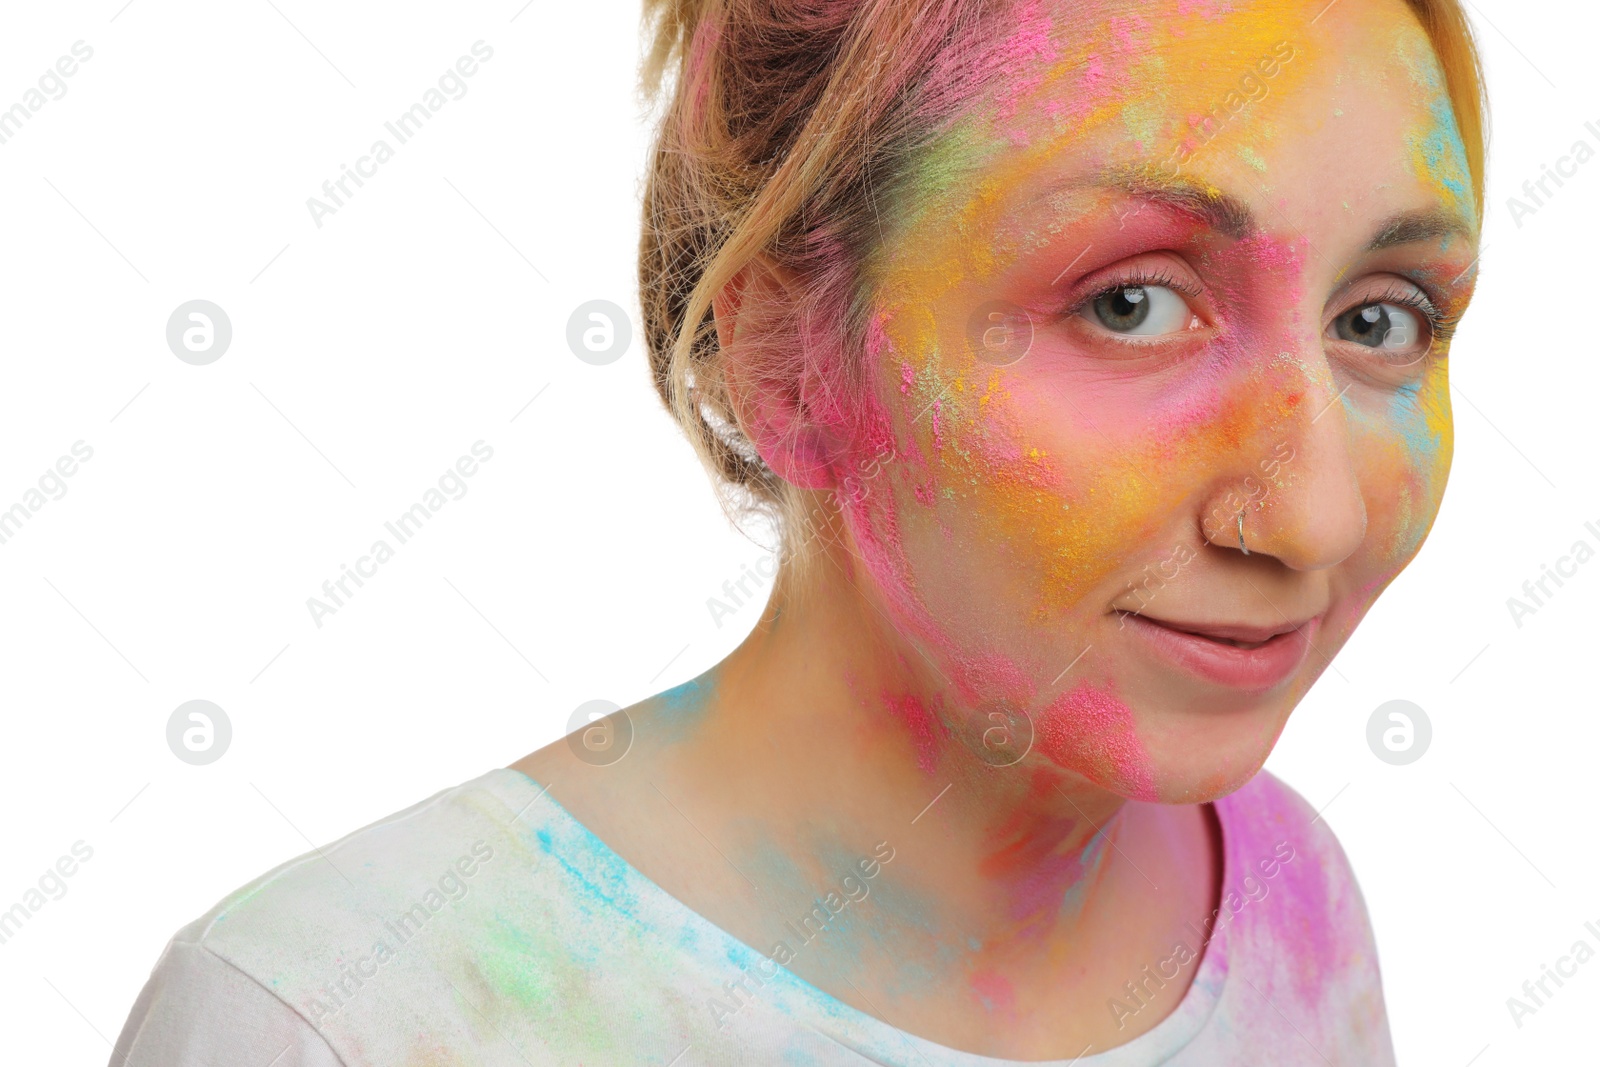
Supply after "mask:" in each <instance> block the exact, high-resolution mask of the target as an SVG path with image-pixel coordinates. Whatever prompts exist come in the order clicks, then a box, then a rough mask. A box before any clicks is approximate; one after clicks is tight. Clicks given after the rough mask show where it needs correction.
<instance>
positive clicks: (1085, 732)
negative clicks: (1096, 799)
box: [1034, 682, 1156, 800]
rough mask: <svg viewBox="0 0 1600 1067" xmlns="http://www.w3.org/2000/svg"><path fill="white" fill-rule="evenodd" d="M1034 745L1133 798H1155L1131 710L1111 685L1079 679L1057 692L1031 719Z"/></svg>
mask: <svg viewBox="0 0 1600 1067" xmlns="http://www.w3.org/2000/svg"><path fill="white" fill-rule="evenodd" d="M1034 745H1035V747H1036V748H1038V750H1039V751H1040V752H1041V753H1043V754H1044V755H1045V756H1046V757H1048V758H1049V759H1051V760H1053V761H1054V762H1056V763H1058V764H1060V765H1061V766H1063V767H1068V768H1070V769H1072V770H1076V771H1079V772H1080V773H1082V774H1085V775H1087V776H1088V777H1089V778H1091V779H1093V780H1095V781H1098V782H1101V783H1103V784H1105V785H1107V786H1109V787H1113V788H1117V789H1120V790H1126V791H1127V793H1128V795H1129V796H1131V797H1133V798H1134V799H1136V800H1154V799H1156V791H1155V784H1154V782H1153V781H1152V779H1151V777H1150V760H1149V756H1148V755H1147V754H1146V753H1145V750H1144V745H1143V744H1142V743H1141V742H1140V741H1139V734H1138V731H1137V730H1136V729H1135V728H1134V722H1133V712H1132V711H1131V710H1129V708H1128V706H1127V705H1126V704H1124V703H1123V702H1122V701H1120V700H1118V699H1117V697H1116V695H1115V694H1114V693H1112V692H1111V690H1110V689H1109V688H1106V689H1101V688H1097V687H1095V686H1094V685H1093V684H1091V683H1089V682H1083V683H1081V684H1079V685H1078V686H1077V688H1075V689H1073V690H1072V691H1071V692H1068V693H1063V694H1062V695H1061V696H1059V697H1057V698H1056V699H1055V700H1054V701H1052V702H1051V703H1050V706H1049V707H1047V708H1046V709H1045V710H1044V712H1043V713H1042V714H1041V715H1039V716H1038V718H1037V719H1036V720H1035V722H1034Z"/></svg>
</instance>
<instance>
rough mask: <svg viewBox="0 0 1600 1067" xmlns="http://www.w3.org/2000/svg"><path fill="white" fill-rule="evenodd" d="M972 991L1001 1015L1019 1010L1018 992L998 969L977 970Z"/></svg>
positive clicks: (984, 1003) (973, 976)
mask: <svg viewBox="0 0 1600 1067" xmlns="http://www.w3.org/2000/svg"><path fill="white" fill-rule="evenodd" d="M972 991H973V992H974V993H976V994H977V995H978V999H979V1000H981V1001H983V1005H984V1007H986V1008H988V1009H989V1010H990V1011H992V1012H995V1013H997V1014H1000V1015H1013V1014H1015V1013H1016V1010H1017V993H1016V990H1014V989H1013V988H1012V987H1011V983H1010V982H1009V981H1007V980H1006V979H1005V977H1004V976H1002V975H1001V974H1000V973H999V972H998V971H990V970H983V971H975V972H973V975H972Z"/></svg>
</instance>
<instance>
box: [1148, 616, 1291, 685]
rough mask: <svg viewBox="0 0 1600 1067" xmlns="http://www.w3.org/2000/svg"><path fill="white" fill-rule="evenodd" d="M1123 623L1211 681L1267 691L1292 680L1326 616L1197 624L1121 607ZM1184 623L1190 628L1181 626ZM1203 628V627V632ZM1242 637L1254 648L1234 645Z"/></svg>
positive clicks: (1171, 659)
mask: <svg viewBox="0 0 1600 1067" xmlns="http://www.w3.org/2000/svg"><path fill="white" fill-rule="evenodd" d="M1120 614H1121V616H1122V623H1123V625H1124V626H1125V627H1126V628H1128V629H1130V630H1132V631H1133V632H1134V633H1136V634H1138V635H1139V636H1140V637H1141V638H1142V639H1143V640H1144V641H1145V642H1146V644H1147V645H1148V646H1150V647H1151V648H1152V649H1153V650H1154V651H1156V652H1157V653H1159V654H1160V655H1161V657H1162V658H1163V659H1165V660H1167V661H1169V662H1172V663H1174V664H1176V665H1177V666H1179V667H1182V668H1183V669H1185V670H1186V671H1188V672H1189V673H1191V674H1196V675H1199V676H1200V677H1201V678H1204V679H1205V680H1206V681H1209V682H1212V683H1214V684H1217V685H1224V686H1228V687H1229V688H1232V689H1243V690H1246V691H1250V692H1261V691H1263V690H1267V689H1271V688H1273V687H1274V686H1277V685H1281V684H1282V683H1283V682H1285V681H1287V680H1288V679H1289V678H1290V677H1291V676H1293V675H1294V673H1295V672H1296V671H1298V670H1299V669H1300V665H1301V664H1302V663H1304V662H1305V658H1306V653H1307V652H1308V651H1310V648H1311V642H1312V640H1314V639H1315V637H1316V631H1317V626H1318V624H1319V623H1320V622H1321V619H1322V617H1321V616H1320V615H1318V616H1313V617H1312V618H1310V619H1308V620H1306V621H1305V622H1302V623H1299V624H1294V623H1285V624H1283V625H1281V626H1275V627H1250V626H1209V625H1208V626H1204V627H1201V626H1195V627H1193V628H1189V627H1187V624H1177V623H1166V622H1162V621H1160V620H1158V619H1151V618H1147V617H1145V616H1143V615H1136V614H1134V613H1133V612H1121V613H1120ZM1179 625H1184V626H1185V628H1184V629H1179V628H1178V627H1179ZM1201 631H1203V632H1201ZM1230 641H1240V642H1245V643H1247V644H1250V645H1252V646H1253V647H1241V646H1240V645H1236V644H1230V643H1229V642H1230Z"/></svg>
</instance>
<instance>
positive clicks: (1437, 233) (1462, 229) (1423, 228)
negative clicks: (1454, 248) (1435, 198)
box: [1366, 208, 1478, 252]
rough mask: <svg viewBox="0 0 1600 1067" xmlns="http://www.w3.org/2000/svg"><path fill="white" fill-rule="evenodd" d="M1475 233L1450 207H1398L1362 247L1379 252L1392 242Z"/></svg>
mask: <svg viewBox="0 0 1600 1067" xmlns="http://www.w3.org/2000/svg"><path fill="white" fill-rule="evenodd" d="M1477 236H1478V235H1477V233H1476V231H1474V230H1473V228H1472V227H1471V226H1470V225H1468V223H1467V221H1466V220H1465V219H1463V218H1462V217H1461V216H1460V215H1458V214H1456V213H1455V212H1453V211H1445V210H1443V209H1442V208H1428V209H1425V210H1419V211H1402V212H1400V213H1399V214H1398V215H1391V216H1389V217H1388V218H1387V219H1385V220H1384V221H1383V224H1382V225H1381V226H1379V227H1378V232H1377V234H1376V235H1375V236H1374V237H1373V238H1372V240H1371V241H1368V242H1367V247H1366V251H1368V252H1381V251H1383V250H1384V249H1385V248H1393V247H1395V246H1396V245H1408V244H1412V243H1414V242H1417V241H1431V240H1434V239H1435V238H1439V237H1461V238H1464V239H1466V240H1467V241H1475V240H1477Z"/></svg>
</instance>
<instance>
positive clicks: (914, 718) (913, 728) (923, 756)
mask: <svg viewBox="0 0 1600 1067" xmlns="http://www.w3.org/2000/svg"><path fill="white" fill-rule="evenodd" d="M883 706H884V707H886V708H888V709H889V714H891V715H893V716H894V717H895V718H896V719H897V720H899V722H900V724H901V725H902V726H904V727H905V728H906V730H907V731H909V732H910V734H911V742H912V744H913V745H915V746H916V749H917V769H918V770H919V771H921V772H922V773H923V774H932V773H933V771H934V768H935V767H936V766H938V762H939V739H940V737H941V736H942V735H943V734H944V727H943V726H942V725H941V724H940V723H939V720H938V719H936V718H934V715H933V712H931V711H929V710H928V707H927V705H925V704H923V703H922V701H921V700H919V699H917V697H915V696H913V695H907V696H900V697H897V696H890V695H889V694H887V693H885V694H884V696H883Z"/></svg>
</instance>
